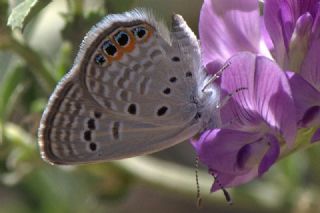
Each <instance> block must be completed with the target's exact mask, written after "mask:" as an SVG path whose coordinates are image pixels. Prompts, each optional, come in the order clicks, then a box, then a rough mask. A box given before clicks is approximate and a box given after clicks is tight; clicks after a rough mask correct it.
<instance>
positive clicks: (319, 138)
mask: <svg viewBox="0 0 320 213" xmlns="http://www.w3.org/2000/svg"><path fill="white" fill-rule="evenodd" d="M319 142H320V128H319V129H317V130H316V132H315V133H314V134H313V136H312V138H311V143H319Z"/></svg>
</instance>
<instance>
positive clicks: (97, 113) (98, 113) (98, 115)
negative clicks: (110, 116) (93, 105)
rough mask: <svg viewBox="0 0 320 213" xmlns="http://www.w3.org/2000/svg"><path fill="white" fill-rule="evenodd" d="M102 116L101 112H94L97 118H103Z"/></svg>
mask: <svg viewBox="0 0 320 213" xmlns="http://www.w3.org/2000/svg"><path fill="white" fill-rule="evenodd" d="M101 116H102V114H101V112H94V117H95V118H101Z"/></svg>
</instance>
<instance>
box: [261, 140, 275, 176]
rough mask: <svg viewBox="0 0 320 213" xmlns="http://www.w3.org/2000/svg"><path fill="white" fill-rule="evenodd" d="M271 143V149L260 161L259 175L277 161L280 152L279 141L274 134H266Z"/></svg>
mask: <svg viewBox="0 0 320 213" xmlns="http://www.w3.org/2000/svg"><path fill="white" fill-rule="evenodd" d="M266 137H267V138H268V139H267V140H268V143H269V146H270V147H269V149H268V151H267V153H266V154H265V155H264V157H263V159H262V161H261V162H260V165H259V169H258V175H259V176H261V175H263V174H264V173H265V172H266V171H268V169H269V168H270V167H271V166H272V165H273V164H274V163H275V162H276V160H277V159H278V156H279V154H280V146H279V141H278V140H277V138H275V137H274V136H273V135H268V136H266Z"/></svg>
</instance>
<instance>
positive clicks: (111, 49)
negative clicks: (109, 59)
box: [102, 41, 117, 56]
mask: <svg viewBox="0 0 320 213" xmlns="http://www.w3.org/2000/svg"><path fill="white" fill-rule="evenodd" d="M102 50H103V51H104V52H105V53H106V54H107V55H109V56H115V55H116V53H117V48H116V47H115V46H114V45H113V44H112V42H111V41H105V42H104V43H103V45H102Z"/></svg>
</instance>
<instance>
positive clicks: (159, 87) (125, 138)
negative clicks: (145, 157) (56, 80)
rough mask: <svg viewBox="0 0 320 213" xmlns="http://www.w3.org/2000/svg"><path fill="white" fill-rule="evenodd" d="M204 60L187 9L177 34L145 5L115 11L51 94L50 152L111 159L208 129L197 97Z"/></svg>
mask: <svg viewBox="0 0 320 213" xmlns="http://www.w3.org/2000/svg"><path fill="white" fill-rule="evenodd" d="M137 29H138V31H139V29H140V30H141V29H143V30H145V31H144V33H141V32H137ZM123 32H124V33H126V34H123ZM120 34H121V35H120ZM142 34H144V35H143V36H141V35H142ZM126 36H127V37H126ZM140 36H141V38H140ZM170 36H171V37H170ZM199 63H200V59H199V47H198V42H197V40H196V38H195V36H194V34H193V33H192V32H191V30H190V29H189V28H188V27H187V25H186V24H185V22H184V21H183V19H182V18H181V17H180V16H174V18H173V29H172V32H171V34H170V33H168V32H167V31H166V29H165V28H163V27H161V25H160V24H159V23H158V22H157V21H155V19H154V18H153V16H151V15H150V14H148V13H147V12H144V11H133V12H130V13H125V14H122V15H116V16H108V17H107V19H105V20H104V21H102V22H101V23H99V24H98V26H97V27H96V28H94V29H93V30H91V31H90V32H89V33H88V35H87V38H86V39H85V41H84V45H83V46H82V52H80V54H79V55H78V57H77V59H76V63H75V65H74V66H73V68H72V70H71V71H70V72H69V74H68V75H67V76H66V77H65V78H64V80H63V81H62V82H61V83H60V84H59V85H58V86H57V88H56V90H55V91H54V93H53V95H52V96H51V97H50V101H49V104H48V107H47V109H46V111H45V113H44V115H43V118H42V120H41V125H40V128H39V143H40V149H41V153H42V156H43V158H45V159H46V160H48V161H49V162H52V163H57V164H77V163H88V162H98V161H107V160H114V159H121V158H127V157H132V156H136V155H140V154H147V153H152V152H155V151H158V150H161V149H164V148H167V147H169V146H172V145H174V144H176V143H179V142H182V141H184V140H186V139H188V138H190V137H192V136H193V135H195V134H196V133H198V132H199V130H200V129H201V123H200V122H199V121H198V119H197V118H198V117H197V112H198V111H197V105H196V103H195V102H193V101H194V100H193V97H195V96H196V95H197V92H198V85H197V78H198V77H197V75H199V74H198V73H197V72H195V70H197V71H198V70H199V66H200V65H199Z"/></svg>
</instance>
